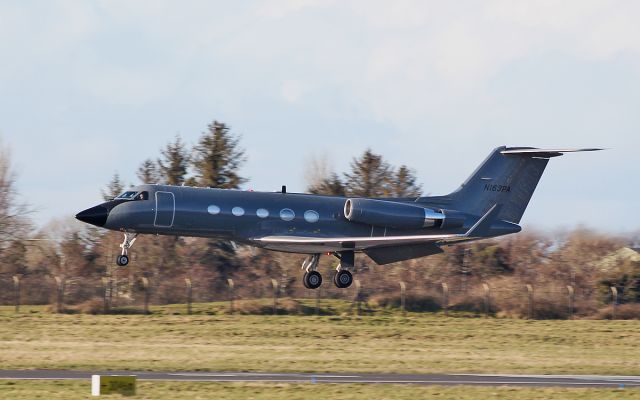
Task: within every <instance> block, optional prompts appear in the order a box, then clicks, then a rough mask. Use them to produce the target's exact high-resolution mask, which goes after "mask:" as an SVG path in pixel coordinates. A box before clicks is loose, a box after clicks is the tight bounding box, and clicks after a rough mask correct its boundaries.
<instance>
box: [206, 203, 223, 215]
mask: <svg viewBox="0 0 640 400" xmlns="http://www.w3.org/2000/svg"><path fill="white" fill-rule="evenodd" d="M207 212H208V213H209V214H211V215H217V214H220V207H218V206H216V205H214V204H212V205H210V206H209V207H207Z"/></svg>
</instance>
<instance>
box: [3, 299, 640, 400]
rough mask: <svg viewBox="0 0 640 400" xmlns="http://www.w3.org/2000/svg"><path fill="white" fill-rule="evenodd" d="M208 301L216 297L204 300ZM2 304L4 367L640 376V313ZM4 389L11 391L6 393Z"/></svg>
mask: <svg viewBox="0 0 640 400" xmlns="http://www.w3.org/2000/svg"><path fill="white" fill-rule="evenodd" d="M196 309H199V310H200V311H202V310H206V309H209V306H208V305H198V306H197V307H196ZM156 311H157V314H154V315H98V316H93V315H66V314H62V315H56V314H48V313H45V312H42V311H41V308H23V311H22V312H21V313H20V314H17V315H16V314H14V313H13V312H12V309H11V308H8V307H7V308H2V309H0V342H1V344H2V350H1V351H0V365H1V367H2V368H4V369H9V368H19V369H26V368H29V369H34V368H65V369H113V370H116V369H129V370H199V371H202V370H225V371H273V372H276V371H281V372H301V371H307V372H314V371H315V372H397V373H409V372H422V373H429V372H445V373H446V372H477V373H541V374H563V373H569V374H611V375H640V350H638V344H639V343H640V321H591V320H575V321H527V320H514V319H495V318H468V317H462V316H458V317H456V316H449V317H446V316H442V315H433V314H411V313H409V314H407V316H406V317H402V316H401V315H399V314H393V313H390V314H388V315H378V316H366V317H350V316H341V317H340V316H318V317H317V316H251V315H204V313H203V312H201V314H200V315H192V316H187V315H172V314H174V313H176V312H177V311H176V309H175V308H172V307H164V308H161V309H156ZM0 397H2V396H0Z"/></svg>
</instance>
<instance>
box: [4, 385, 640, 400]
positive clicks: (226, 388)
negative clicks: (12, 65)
mask: <svg viewBox="0 0 640 400" xmlns="http://www.w3.org/2000/svg"><path fill="white" fill-rule="evenodd" d="M89 393H90V384H89V382H88V381H17V382H0V398H3V399H12V400H24V399H48V400H49V399H50V400H58V399H60V400H61V399H64V400H76V399H91V398H93V397H91V396H90V395H89ZM108 398H109V399H122V398H128V397H122V396H120V395H110V396H108ZM135 398H136V399H154V400H163V399H172V400H173V399H193V400H199V399H222V400H240V399H242V400H244V399H265V400H268V399H291V400H299V399H300V400H302V399H304V400H313V399H323V400H324V399H367V400H369V399H380V400H383V399H411V400H413V399H432V398H437V399H442V400H446V399H452V400H454V399H455V400H472V399H473V400H475V399H518V400H560V399H566V400H572V399H580V400H596V399H597V400H614V399H615V400H618V399H620V400H624V399H640V390H637V389H633V390H632V389H562V388H544V389H538V388H506V387H501V388H483V387H469V386H465V387H441V386H410V385H404V386H400V385H351V384H315V385H314V384H286V383H281V384H276V383H212V382H144V381H142V382H138V391H137V395H136V396H135Z"/></svg>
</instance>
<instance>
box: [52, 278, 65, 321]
mask: <svg viewBox="0 0 640 400" xmlns="http://www.w3.org/2000/svg"><path fill="white" fill-rule="evenodd" d="M54 279H55V281H56V312H57V313H61V312H62V311H63V310H62V307H63V297H62V296H63V295H64V279H63V278H61V277H59V276H54Z"/></svg>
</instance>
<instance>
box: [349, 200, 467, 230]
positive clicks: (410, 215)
mask: <svg viewBox="0 0 640 400" xmlns="http://www.w3.org/2000/svg"><path fill="white" fill-rule="evenodd" d="M464 215H465V214H463V213H460V212H458V211H453V210H433V209H430V208H424V207H420V206H416V205H412V204H407V203H396V202H392V201H385V200H373V199H362V198H356V199H347V201H346V202H345V203H344V216H345V218H347V219H348V220H349V221H351V222H359V223H362V224H367V225H373V226H380V227H385V228H396V229H422V228H429V227H436V228H446V229H450V228H458V227H461V226H463V225H464V221H465V217H464Z"/></svg>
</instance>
